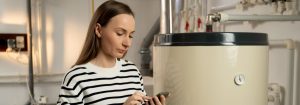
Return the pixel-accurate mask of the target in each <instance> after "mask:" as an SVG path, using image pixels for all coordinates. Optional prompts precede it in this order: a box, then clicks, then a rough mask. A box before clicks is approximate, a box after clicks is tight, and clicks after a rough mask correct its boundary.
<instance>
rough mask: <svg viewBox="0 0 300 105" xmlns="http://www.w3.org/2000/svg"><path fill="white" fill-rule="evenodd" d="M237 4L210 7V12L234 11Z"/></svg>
mask: <svg viewBox="0 0 300 105" xmlns="http://www.w3.org/2000/svg"><path fill="white" fill-rule="evenodd" d="M236 5H237V3H234V4H229V5H221V6H217V7H211V9H210V12H211V13H213V12H220V11H225V10H230V9H234V8H235V7H236Z"/></svg>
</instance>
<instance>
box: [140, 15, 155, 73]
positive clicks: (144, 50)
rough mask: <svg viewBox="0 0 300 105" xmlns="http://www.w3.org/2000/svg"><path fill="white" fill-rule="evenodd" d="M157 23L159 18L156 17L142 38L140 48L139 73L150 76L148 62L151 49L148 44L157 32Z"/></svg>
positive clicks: (150, 71)
mask: <svg viewBox="0 0 300 105" xmlns="http://www.w3.org/2000/svg"><path fill="white" fill-rule="evenodd" d="M159 24H160V20H159V18H157V20H156V21H155V23H154V24H153V26H152V27H151V29H150V31H149V32H148V34H147V35H146V37H145V38H144V40H143V42H142V46H141V49H140V54H141V73H142V74H143V75H146V76H152V75H153V71H152V70H151V68H150V62H151V59H152V58H151V51H150V48H149V47H150V46H151V44H152V42H153V40H154V36H155V35H156V34H158V33H159V29H160V28H159Z"/></svg>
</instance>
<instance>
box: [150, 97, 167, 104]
mask: <svg viewBox="0 0 300 105" xmlns="http://www.w3.org/2000/svg"><path fill="white" fill-rule="evenodd" d="M146 105H166V97H165V96H163V95H160V96H159V99H158V97H157V96H154V97H152V99H151V100H149V103H148V102H146Z"/></svg>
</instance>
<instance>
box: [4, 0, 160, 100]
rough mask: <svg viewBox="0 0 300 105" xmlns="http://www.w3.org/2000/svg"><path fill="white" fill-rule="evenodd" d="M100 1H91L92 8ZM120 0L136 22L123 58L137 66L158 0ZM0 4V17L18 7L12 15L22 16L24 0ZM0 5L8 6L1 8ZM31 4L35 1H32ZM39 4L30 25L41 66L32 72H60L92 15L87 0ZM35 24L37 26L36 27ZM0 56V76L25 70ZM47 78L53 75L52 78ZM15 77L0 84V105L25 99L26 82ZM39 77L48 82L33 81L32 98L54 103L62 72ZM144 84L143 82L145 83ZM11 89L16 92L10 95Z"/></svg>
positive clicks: (156, 13) (76, 49)
mask: <svg viewBox="0 0 300 105" xmlns="http://www.w3.org/2000/svg"><path fill="white" fill-rule="evenodd" d="M104 1H105V0H95V9H96V8H97V6H98V5H100V4H101V3H102V2H104ZM120 1H121V2H125V3H127V4H128V5H129V6H130V7H131V8H132V9H133V11H134V13H135V19H136V23H137V24H136V32H135V35H134V39H133V46H132V47H131V49H130V51H129V52H128V54H127V57H126V58H127V59H128V60H131V61H133V62H135V63H136V64H137V65H139V62H140V56H139V47H140V45H141V43H142V40H143V37H144V36H145V35H146V34H147V33H148V31H149V29H150V28H151V26H152V25H153V24H154V21H155V20H156V18H158V16H159V14H160V2H159V0H120ZM19 2H20V3H19ZM0 5H1V8H0V16H1V13H3V12H8V11H11V8H15V7H18V8H19V9H18V10H17V11H19V12H21V13H15V14H14V15H13V16H12V17H24V18H26V2H25V1H24V0H1V1H0ZM2 5H5V6H6V7H9V8H4V7H3V8H2ZM33 5H36V4H35V3H33ZM40 6H41V7H40V8H39V11H40V18H37V17H33V18H34V20H35V21H34V24H33V25H34V28H35V29H34V33H33V37H34V38H35V40H37V39H40V40H41V42H34V44H35V45H34V46H35V47H37V46H40V48H39V47H37V48H36V50H39V51H41V58H42V60H41V66H42V67H41V69H40V71H37V70H38V69H36V70H35V72H36V73H47V74H53V73H55V74H57V73H64V72H66V71H67V70H68V68H70V66H71V65H72V64H73V63H74V62H75V60H76V59H77V56H78V55H79V52H80V50H81V48H82V44H83V42H84V40H85V35H86V32H87V28H88V24H89V21H90V18H91V16H92V15H91V11H92V10H91V9H92V8H91V0H42V1H41V0H40ZM34 9H38V8H34ZM0 19H1V18H0ZM25 21H26V20H25ZM38 23H40V24H41V25H40V26H38V25H37V24H38ZM0 26H1V27H7V25H2V22H1V24H0ZM24 27H25V28H24V29H23V30H22V31H23V32H26V26H25V25H24ZM15 28H19V27H18V26H13V27H12V28H10V29H8V30H9V31H10V32H16V30H14V29H15ZM19 30H20V29H19ZM1 32H3V31H1ZM35 34H40V36H38V37H37V36H36V35H35ZM0 59H1V61H0V67H1V68H0V69H1V71H0V72H1V75H16V74H20V73H22V74H26V73H27V66H26V65H21V64H18V63H15V61H14V60H11V59H9V58H8V57H7V56H6V55H5V54H2V55H0ZM2 59H3V60H2ZM12 71H14V72H12ZM50 77H53V78H54V80H53V78H50ZM0 79H1V80H2V81H5V80H6V79H3V78H0ZM18 79H20V78H17V79H16V80H9V81H12V82H14V83H0V93H1V95H0V100H1V101H0V104H1V105H22V104H25V102H26V101H27V100H28V93H27V88H26V84H25V83H24V82H22V83H16V82H18ZM22 79H24V78H22ZM50 79H51V80H50ZM39 80H40V81H48V82H38V83H36V84H35V97H39V96H46V97H48V98H49V102H50V103H56V101H57V98H58V93H59V88H60V81H59V80H62V75H55V76H54V75H53V76H44V77H42V78H41V79H39ZM52 80H53V81H54V82H53V81H52ZM49 81H52V82H49ZM145 84H146V85H147V83H145ZM11 87H13V88H11ZM15 92H17V93H18V94H11V93H15ZM15 98H18V100H17V101H16V100H15Z"/></svg>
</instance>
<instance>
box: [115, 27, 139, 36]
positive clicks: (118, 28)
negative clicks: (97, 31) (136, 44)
mask: <svg viewBox="0 0 300 105" xmlns="http://www.w3.org/2000/svg"><path fill="white" fill-rule="evenodd" d="M115 29H116V30H122V31H123V32H128V31H127V30H126V29H124V28H122V27H117V28H115ZM134 32H135V30H133V31H132V32H130V33H132V34H133V33H134Z"/></svg>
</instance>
